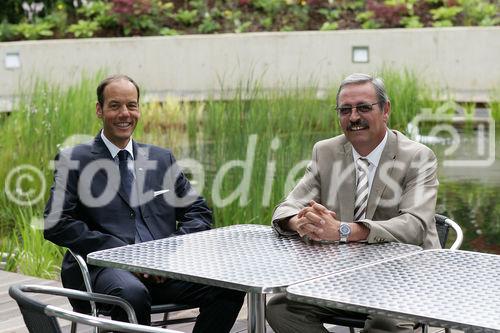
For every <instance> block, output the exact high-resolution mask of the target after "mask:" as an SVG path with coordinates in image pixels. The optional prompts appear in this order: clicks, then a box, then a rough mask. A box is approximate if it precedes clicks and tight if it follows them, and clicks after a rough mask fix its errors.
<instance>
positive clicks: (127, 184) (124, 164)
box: [118, 150, 153, 243]
mask: <svg viewBox="0 0 500 333" xmlns="http://www.w3.org/2000/svg"><path fill="white" fill-rule="evenodd" d="M129 155H130V153H129V152H128V151H127V150H120V151H119V152H118V161H119V168H120V179H121V188H122V189H123V191H124V192H125V195H126V199H127V201H128V203H129V205H130V206H131V209H132V215H131V216H132V218H133V219H134V221H135V230H136V232H135V242H136V243H140V242H146V241H150V240H153V236H152V235H151V232H150V231H149V229H148V227H147V225H146V223H145V222H144V220H143V219H142V214H141V211H140V208H139V207H138V206H137V205H134V204H133V203H132V202H130V198H131V193H132V187H133V183H134V174H133V173H132V170H130V169H129V168H128V156H129Z"/></svg>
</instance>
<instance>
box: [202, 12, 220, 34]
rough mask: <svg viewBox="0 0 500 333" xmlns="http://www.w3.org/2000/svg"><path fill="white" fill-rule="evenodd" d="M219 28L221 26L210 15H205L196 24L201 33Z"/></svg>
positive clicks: (211, 31) (207, 32)
mask: <svg viewBox="0 0 500 333" xmlns="http://www.w3.org/2000/svg"><path fill="white" fill-rule="evenodd" d="M220 28H221V26H220V24H219V23H218V22H217V21H215V20H214V19H213V18H212V16H210V15H205V17H204V18H203V21H202V22H201V24H200V25H199V26H198V31H199V32H201V33H202V34H210V33H213V32H215V31H217V30H219V29H220Z"/></svg>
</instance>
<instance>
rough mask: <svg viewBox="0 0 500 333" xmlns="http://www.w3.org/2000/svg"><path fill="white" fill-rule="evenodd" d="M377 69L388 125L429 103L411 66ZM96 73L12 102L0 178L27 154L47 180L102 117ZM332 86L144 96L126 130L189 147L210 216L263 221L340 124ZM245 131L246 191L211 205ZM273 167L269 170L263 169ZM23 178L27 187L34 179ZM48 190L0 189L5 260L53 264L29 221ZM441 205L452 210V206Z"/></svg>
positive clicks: (240, 153)
mask: <svg viewBox="0 0 500 333" xmlns="http://www.w3.org/2000/svg"><path fill="white" fill-rule="evenodd" d="M382 77H383V78H384V79H385V82H386V87H387V90H388V92H389V95H390V97H391V101H392V109H393V111H392V113H391V117H390V126H391V127H392V128H395V129H398V130H401V131H403V132H404V131H405V129H406V125H407V123H408V122H409V121H411V119H412V118H413V117H414V116H415V115H417V114H418V113H419V112H420V110H421V108H422V107H433V106H435V105H436V104H435V102H433V101H432V99H431V94H430V92H429V90H428V88H426V86H425V85H424V84H423V83H422V82H421V81H420V80H419V79H418V78H417V77H416V76H415V75H414V74H413V73H411V72H403V73H395V72H390V71H382ZM97 83H98V80H97V79H84V80H82V81H81V82H80V84H78V85H76V86H72V87H69V88H66V89H61V88H59V87H56V86H53V85H50V84H49V83H46V82H40V83H38V84H37V85H36V87H35V89H34V90H33V92H32V93H31V94H29V95H26V97H25V98H22V99H21V100H20V102H19V105H18V108H17V109H18V110H17V111H16V112H13V113H12V114H11V115H10V116H8V117H6V116H3V117H2V118H1V119H0V129H1V131H2V134H3V140H2V145H3V146H2V149H0V159H1V160H2V161H3V163H2V164H0V179H2V180H4V181H5V179H6V176H7V174H8V173H9V172H10V171H11V170H12V169H13V168H15V167H16V166H19V165H22V164H31V165H33V166H35V167H37V168H39V169H40V170H41V171H42V174H43V178H44V180H45V181H46V183H47V184H48V185H50V184H51V183H52V177H53V175H52V170H51V169H50V168H49V164H50V161H51V160H52V159H53V157H54V155H55V154H56V153H57V151H58V148H59V147H60V146H61V144H62V143H63V142H64V141H65V140H66V139H67V138H68V137H69V136H71V135H74V134H85V135H89V136H94V135H95V134H96V133H97V131H98V129H99V128H100V127H101V122H100V120H98V119H97V118H96V116H95V111H94V110H95V105H94V103H95V87H96V86H97ZM335 89H336V88H335ZM335 89H332V90H331V91H330V92H329V93H328V94H327V96H326V97H325V98H323V99H318V98H316V89H297V90H291V91H286V92H264V91H262V90H260V89H259V87H258V85H254V86H252V85H248V86H246V87H242V88H241V89H240V90H239V91H238V92H237V93H236V94H235V96H234V98H232V99H230V100H226V101H216V100H208V101H206V102H198V103H185V102H179V101H175V100H168V101H166V102H162V103H159V102H156V103H148V104H143V105H142V106H141V107H142V116H141V121H140V123H139V126H138V128H137V130H136V132H135V133H134V138H135V139H137V140H139V141H143V142H148V143H153V144H157V145H160V146H164V147H170V148H172V149H173V150H174V153H175V154H176V155H177V157H178V159H182V158H183V157H189V158H194V159H197V160H198V161H200V162H201V163H202V165H203V167H204V169H205V173H206V181H205V187H204V190H203V194H204V196H205V197H206V198H207V200H208V201H209V204H210V206H211V207H212V208H213V210H214V218H215V224H216V226H225V225H231V224H241V223H260V224H269V223H270V218H271V214H272V211H273V207H274V206H275V205H276V204H277V203H279V202H280V201H281V200H282V198H283V197H284V196H285V195H286V194H287V192H288V189H285V184H286V180H287V176H288V174H289V172H290V170H291V168H292V167H293V166H294V165H297V164H298V163H299V162H300V161H303V160H308V159H310V158H311V150H312V146H313V144H314V143H315V142H316V141H318V140H321V139H325V138H329V137H332V136H335V135H337V134H339V133H341V129H340V127H339V124H338V118H337V116H336V113H335V111H334V105H335V94H336V90H335ZM28 96H29V97H28ZM250 138H254V139H255V138H256V145H255V156H254V161H253V163H252V164H251V166H252V172H251V178H250V186H249V188H248V191H249V192H248V200H247V201H245V200H242V198H241V197H236V198H235V200H233V201H230V202H229V201H228V202H226V203H225V205H224V206H223V207H221V206H219V205H216V203H217V202H216V201H217V200H216V199H217V198H216V196H214V191H213V188H214V178H215V176H216V175H217V173H218V172H219V171H220V169H221V167H222V166H223V165H225V164H226V163H228V162H229V161H234V160H241V161H244V160H245V159H246V155H247V150H248V146H249V142H250V140H251V139H250ZM273 168H274V169H275V172H274V174H273V173H272V172H270V171H269V170H272V169H273ZM302 174H303V170H299V169H298V170H296V173H295V177H294V179H295V180H297V178H299V177H301V175H302ZM242 179H243V169H242V168H241V167H235V168H233V169H231V170H229V171H228V172H227V174H226V175H225V177H224V178H223V181H222V185H221V188H220V193H218V194H219V195H220V197H221V198H222V199H224V198H226V199H227V198H229V196H230V195H231V193H233V191H234V190H236V189H237V188H238V186H239V185H240V183H241V181H242ZM266 179H267V180H266ZM4 181H3V182H2V183H4ZM270 185H272V186H270ZM24 186H26V188H33V189H35V192H36V191H37V190H38V189H39V188H40V182H39V181H38V182H35V183H27V184H24ZM48 191H49V188H48V187H47V188H46V189H45V192H44V196H43V200H41V201H40V202H38V203H36V204H35V205H32V206H28V207H22V206H18V205H17V204H15V203H14V202H12V201H10V200H9V199H8V198H7V196H6V194H5V193H4V192H2V193H1V194H0V207H1V209H0V231H1V245H0V247H1V248H2V250H3V251H7V252H10V253H12V256H11V257H10V259H9V262H8V268H9V269H13V270H16V269H17V270H20V271H22V272H25V273H27V274H33V275H38V276H45V277H48V276H53V275H52V274H54V273H55V272H56V271H57V270H56V268H55V267H57V266H59V263H60V261H61V258H62V251H61V250H60V249H59V248H57V247H55V246H52V245H50V244H49V243H48V242H46V241H44V240H43V238H42V235H41V232H40V231H39V230H36V229H33V228H32V227H31V226H30V225H31V222H32V221H40V219H41V218H42V214H43V206H44V203H45V200H46V199H47V197H48ZM449 193H450V192H445V193H444V196H447V195H449ZM440 195H441V192H440ZM457 204H458V203H457ZM445 205H446V206H447V210H450V211H451V209H452V208H450V207H451V206H450V207H448V205H447V204H445ZM478 216H480V215H478ZM25 266H26V267H27V268H24V267H25Z"/></svg>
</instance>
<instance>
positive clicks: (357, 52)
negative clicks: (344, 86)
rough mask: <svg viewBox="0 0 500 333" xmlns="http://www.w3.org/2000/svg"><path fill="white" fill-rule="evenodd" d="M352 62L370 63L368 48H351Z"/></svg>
mask: <svg viewBox="0 0 500 333" xmlns="http://www.w3.org/2000/svg"><path fill="white" fill-rule="evenodd" d="M352 62H353V63H367V62H370V49H369V48H368V46H353V47H352Z"/></svg>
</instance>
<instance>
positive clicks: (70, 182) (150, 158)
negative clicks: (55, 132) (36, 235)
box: [44, 133, 212, 289]
mask: <svg viewBox="0 0 500 333" xmlns="http://www.w3.org/2000/svg"><path fill="white" fill-rule="evenodd" d="M133 151H134V157H135V161H134V162H135V163H134V165H135V175H136V180H137V182H138V183H143V184H144V185H143V189H142V190H141V189H139V191H138V192H139V193H142V194H139V198H140V199H139V200H140V201H141V204H140V206H139V211H140V213H141V215H142V217H143V220H144V222H145V224H146V225H147V227H148V229H149V230H150V232H151V234H152V236H153V238H154V239H160V238H165V237H169V236H174V235H180V234H187V233H191V232H196V231H201V230H207V229H210V227H211V224H212V212H211V211H210V209H209V208H208V207H207V205H206V202H205V200H204V199H203V198H202V197H200V196H199V195H198V194H197V193H196V192H195V191H194V190H193V189H192V187H191V184H190V183H189V181H188V179H187V178H186V177H185V175H184V174H183V173H182V172H181V171H180V169H179V168H178V167H177V165H176V163H175V158H174V156H173V154H172V152H171V151H170V150H168V149H163V148H160V147H157V146H153V145H146V144H141V143H137V142H135V141H133ZM105 169H107V170H108V172H106V171H105ZM119 175H120V173H119V169H118V166H117V165H116V163H115V162H114V160H113V159H112V157H111V154H110V152H109V150H108V149H107V147H106V145H105V144H104V142H103V141H102V139H101V136H100V133H99V134H98V135H97V136H96V137H95V139H94V141H93V142H92V143H89V144H82V145H77V146H75V147H72V148H69V149H65V150H63V151H61V152H60V153H59V154H58V155H57V156H56V168H55V172H54V184H53V185H52V188H51V191H50V198H49V200H48V202H47V206H46V208H45V213H44V217H45V231H44V236H45V238H46V239H48V240H50V241H52V242H53V243H55V244H57V245H60V246H64V247H67V248H69V249H71V250H73V251H74V252H76V253H79V254H80V255H82V256H83V257H84V258H86V256H87V254H88V253H90V252H94V251H98V250H103V249H109V248H112V247H118V246H123V245H127V244H133V243H134V239H135V230H136V229H135V216H134V210H133V209H132V207H131V205H130V203H129V202H128V200H127V199H126V196H125V195H124V194H123V193H121V192H120V191H119ZM113 177H114V179H115V182H114V183H113V181H112V178H113ZM117 177H118V178H117ZM116 179H118V182H116ZM162 190H163V191H164V190H168V191H167V192H165V193H163V194H159V195H156V196H155V195H154V194H155V193H154V192H156V194H158V193H161V192H159V191H162ZM106 192H107V193H108V194H106ZM109 193H111V194H112V195H111V196H110V195H109ZM89 194H91V195H92V197H93V198H99V197H100V196H101V195H102V198H103V199H102V200H97V201H96V200H94V202H92V200H86V198H88V197H89ZM186 202H187V203H186ZM89 270H90V274H91V277H92V280H94V279H95V277H96V275H97V274H98V273H99V271H100V270H102V268H98V267H95V266H89ZM61 277H62V281H63V285H64V286H65V287H68V288H76V289H82V288H83V281H82V278H81V272H80V270H79V268H78V265H77V263H76V261H75V260H74V259H73V257H72V256H71V255H70V254H69V253H66V255H65V257H64V260H63V263H62V269H61Z"/></svg>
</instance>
